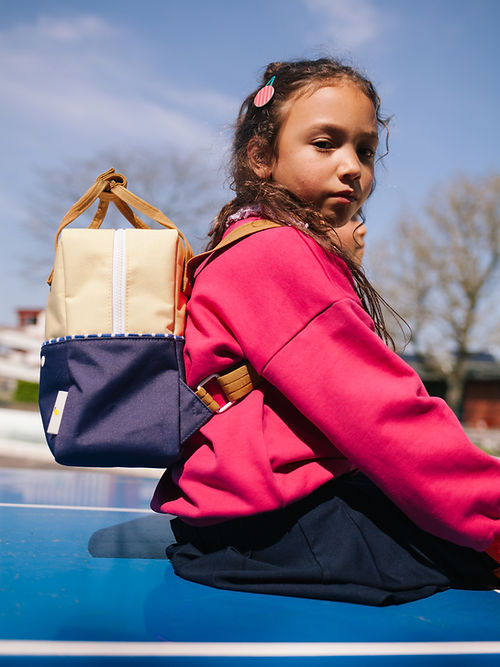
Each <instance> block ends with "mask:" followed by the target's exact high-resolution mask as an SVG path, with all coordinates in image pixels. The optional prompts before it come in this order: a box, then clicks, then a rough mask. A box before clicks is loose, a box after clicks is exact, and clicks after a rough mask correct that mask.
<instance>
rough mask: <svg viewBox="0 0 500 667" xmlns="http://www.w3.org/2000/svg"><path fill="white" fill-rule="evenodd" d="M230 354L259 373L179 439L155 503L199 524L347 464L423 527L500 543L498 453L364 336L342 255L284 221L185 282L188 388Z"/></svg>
mask: <svg viewBox="0 0 500 667" xmlns="http://www.w3.org/2000/svg"><path fill="white" fill-rule="evenodd" d="M242 222H245V221H242ZM241 359H248V360H249V361H250V362H251V363H252V365H253V366H254V368H255V369H256V370H257V371H258V373H259V374H261V375H262V377H263V378H264V382H263V383H262V384H261V385H260V386H259V387H258V388H257V389H254V390H253V391H252V392H251V393H250V394H249V395H248V396H247V397H246V398H244V399H243V400H241V401H240V402H238V403H237V404H235V405H234V406H232V407H230V408H229V409H228V410H227V411H226V412H224V413H222V414H220V415H216V416H215V417H213V418H212V419H211V420H210V421H209V422H208V424H206V425H205V426H204V427H203V428H202V429H201V430H200V431H199V432H198V433H197V434H196V435H195V436H194V437H193V438H192V439H191V440H190V441H189V444H188V446H187V454H188V458H187V460H186V461H184V462H183V463H182V464H178V465H176V466H175V467H174V468H173V469H172V470H171V471H167V472H166V473H165V475H164V476H163V478H162V479H161V480H160V482H159V484H158V487H157V489H156V492H155V495H154V497H153V500H152V508H153V509H154V510H156V511H159V512H166V513H171V514H174V515H177V516H180V517H181V518H182V519H183V520H184V521H186V522H188V523H192V524H195V525H196V524H198V525H207V524H210V523H215V522H218V521H223V520H226V519H230V518H234V517H238V516H244V515H249V514H256V513H259V512H264V511H267V510H274V509H277V508H280V507H283V506H285V505H288V504H289V503H291V502H293V501H295V500H298V499H300V498H302V497H303V496H305V495H307V494H309V493H311V492H312V491H313V490H315V489H316V488H317V487H319V486H320V485H322V484H324V483H325V482H327V481H328V480H330V479H332V478H333V477H337V476H339V475H343V474H344V473H346V472H349V471H351V470H353V469H355V468H359V469H360V470H362V471H363V472H364V473H365V474H366V475H367V476H368V477H370V478H371V479H372V480H373V481H374V482H375V484H376V485H377V486H379V487H380V488H381V489H382V491H383V492H384V493H386V495H387V496H389V497H390V498H391V499H392V500H393V502H394V503H396V504H397V505H398V506H399V507H400V508H401V509H402V510H403V512H405V513H406V514H407V515H408V516H409V517H410V518H411V519H413V521H415V523H417V524H418V525H419V526H420V527H421V528H423V529H424V530H427V531H428V532H430V533H432V534H434V535H438V536H440V537H442V538H445V539H447V540H450V541H452V542H455V543H457V544H461V545H464V546H469V547H472V548H474V549H476V550H478V551H484V550H486V549H487V548H488V547H490V545H491V544H492V542H493V541H494V540H495V538H498V539H500V461H499V460H497V459H495V458H493V457H491V456H488V455H487V454H485V453H484V452H482V451H481V450H480V449H478V448H477V447H475V446H474V445H473V444H472V443H471V442H470V441H469V440H468V439H467V437H466V436H465V434H464V432H463V430H462V428H461V426H460V424H459V422H458V420H457V419H456V417H455V415H454V414H453V413H452V411H451V410H450V409H449V408H448V407H447V405H446V404H445V403H444V401H442V400H441V399H439V398H434V397H429V395H428V393H427V392H426V390H425V388H424V386H423V385H422V382H421V381H420V379H419V377H418V376H417V375H416V373H415V372H414V371H413V370H412V369H411V368H410V367H409V366H408V365H407V364H406V363H405V362H404V361H402V359H400V357H398V356H397V355H396V354H394V353H393V352H392V351H391V350H390V349H389V348H388V347H387V346H386V345H385V343H384V342H383V341H382V340H381V339H380V338H379V337H378V336H377V335H376V334H375V333H374V326H373V322H372V320H371V318H370V317H369V316H368V315H367V313H366V312H365V311H364V310H363V308H362V307H361V304H360V301H359V299H358V297H357V296H356V294H355V292H354V289H353V284H352V278H351V275H350V273H349V271H348V269H347V267H346V266H345V264H344V263H343V262H342V261H341V260H339V259H337V258H335V257H333V256H329V255H327V253H325V252H324V251H323V250H322V248H320V247H319V246H318V244H317V243H315V242H314V241H313V240H312V239H311V238H310V237H308V236H306V235H305V234H303V233H302V232H300V231H298V230H296V229H293V228H291V227H281V228H274V229H269V230H265V231H261V232H258V233H256V234H254V235H253V236H250V237H248V238H246V239H244V240H242V241H240V242H238V243H237V244H236V245H235V246H233V247H232V248H230V249H228V250H226V251H225V252H224V253H222V254H221V255H220V256H219V257H217V258H216V259H214V261H212V262H211V263H209V264H208V265H207V266H206V267H205V268H204V269H203V270H202V271H201V272H200V274H199V276H198V277H197V279H196V281H195V285H194V289H193V293H192V297H191V299H190V301H189V305H188V318H187V328H186V347H185V363H186V375H187V382H188V384H189V385H190V386H191V387H195V386H196V385H197V384H198V383H199V382H200V381H201V380H203V379H204V378H206V377H207V376H208V375H210V374H211V373H214V372H216V371H222V370H225V369H227V368H229V367H231V366H232V365H234V364H235V363H237V362H238V361H240V360H241Z"/></svg>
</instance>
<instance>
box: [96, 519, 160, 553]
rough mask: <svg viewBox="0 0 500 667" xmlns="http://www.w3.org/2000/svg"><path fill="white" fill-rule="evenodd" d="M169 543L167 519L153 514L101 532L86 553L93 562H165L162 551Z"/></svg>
mask: <svg viewBox="0 0 500 667" xmlns="http://www.w3.org/2000/svg"><path fill="white" fill-rule="evenodd" d="M172 541H173V536H172V533H171V530H170V525H169V517H166V516H161V515H159V514H158V515H156V514H155V515H153V516H146V517H141V518H139V519H132V520H131V521H125V522H124V523H118V524H116V525H115V526H109V527H107V528H101V529H100V530H98V531H96V532H95V533H94V534H93V535H92V536H91V538H90V540H89V544H88V549H89V553H90V555H91V556H94V558H153V559H158V558H160V559H166V558H167V556H166V554H165V547H166V546H167V545H168V544H169V543H170V542H172Z"/></svg>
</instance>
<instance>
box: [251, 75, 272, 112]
mask: <svg viewBox="0 0 500 667" xmlns="http://www.w3.org/2000/svg"><path fill="white" fill-rule="evenodd" d="M275 78H276V77H275V76H273V77H272V78H271V79H269V81H268V82H267V83H266V85H265V86H264V87H263V88H261V89H260V90H259V92H258V93H257V95H256V96H255V97H254V98H253V103H254V104H255V106H256V107H263V106H264V105H265V104H267V103H268V102H269V100H270V99H271V98H272V96H273V95H274V88H273V83H274V79H275Z"/></svg>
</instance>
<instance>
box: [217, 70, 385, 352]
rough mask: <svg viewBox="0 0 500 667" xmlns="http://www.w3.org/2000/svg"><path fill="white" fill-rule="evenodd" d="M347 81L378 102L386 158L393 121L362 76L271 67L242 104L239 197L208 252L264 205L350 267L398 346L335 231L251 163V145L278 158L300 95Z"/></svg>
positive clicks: (235, 173) (235, 159)
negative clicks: (260, 98)
mask: <svg viewBox="0 0 500 667" xmlns="http://www.w3.org/2000/svg"><path fill="white" fill-rule="evenodd" d="M273 76H274V77H276V83H275V85H274V91H275V92H274V96H273V99H272V101H271V102H270V103H268V104H266V105H265V106H263V107H257V106H255V105H254V103H253V100H254V97H255V95H256V94H257V92H258V91H259V90H260V88H261V87H262V86H263V85H265V84H266V83H267V82H268V81H269V80H270V79H271V78H272V77H273ZM345 82H349V83H351V84H354V85H355V86H357V87H358V88H359V89H360V90H361V91H362V92H363V93H365V95H366V96H367V97H368V98H369V99H370V101H371V102H372V103H373V106H374V109H375V113H376V118H377V124H378V127H379V130H381V131H383V132H384V133H385V142H383V145H384V146H385V152H384V153H383V155H386V154H387V152H388V137H389V129H388V121H389V119H388V118H387V117H384V116H383V115H382V114H381V111H380V98H379V96H378V94H377V92H376V90H375V88H374V86H373V84H372V83H371V82H370V81H369V80H368V79H367V78H366V77H364V76H363V75H362V74H361V73H360V72H358V71H357V70H356V69H354V68H353V67H351V66H349V65H345V64H342V63H341V62H339V61H337V60H334V59H332V58H320V59H318V60H298V61H291V62H274V63H270V64H269V65H268V66H267V68H266V70H265V72H264V74H263V76H262V81H261V84H260V85H259V87H258V88H257V89H256V90H254V91H253V92H252V93H250V95H248V97H247V98H246V99H245V100H244V102H243V104H242V105H241V108H240V111H239V114H238V117H237V121H236V126H235V133H234V139H233V145H232V156H231V161H230V167H231V189H232V190H233V191H234V192H235V194H236V196H235V197H234V199H233V200H232V201H230V202H229V203H228V204H226V205H225V206H224V207H223V208H222V209H221V211H220V212H219V214H218V216H217V217H216V218H215V220H214V223H213V224H212V227H211V229H210V232H209V233H210V241H209V243H208V246H207V250H210V249H212V248H214V247H215V246H216V245H217V244H218V243H219V242H220V240H221V239H222V236H223V234H224V232H225V230H226V227H227V221H228V218H229V217H230V216H232V215H234V214H235V213H236V212H237V211H238V210H239V209H240V208H242V207H245V206H248V205H250V204H258V205H260V207H261V208H262V210H263V211H265V217H266V218H271V219H272V220H275V221H276V222H282V223H283V224H286V225H291V226H296V227H297V228H299V229H300V230H301V231H302V232H303V233H305V234H307V235H309V236H311V237H312V238H314V239H315V240H316V241H317V243H318V244H319V245H320V246H321V247H323V248H324V249H325V251H326V252H330V253H334V254H335V255H337V256H338V257H340V258H341V259H342V260H343V261H344V262H345V263H346V264H347V266H348V267H349V269H350V271H351V273H352V276H353V279H354V284H355V289H356V292H357V294H358V296H359V298H360V299H361V302H362V304H363V307H364V308H365V310H366V311H367V312H368V313H369V314H370V316H371V317H372V319H373V321H374V323H375V328H376V331H377V333H378V334H379V335H380V336H381V337H382V338H383V339H384V340H385V341H386V342H389V343H391V344H393V341H392V338H391V336H390V334H389V333H388V331H387V328H386V326H385V322H384V317H383V312H382V310H383V307H387V308H389V310H392V309H391V308H390V307H389V306H388V305H387V304H386V302H385V301H384V300H383V299H382V297H381V296H380V295H379V294H378V293H377V291H376V290H375V288H374V287H373V286H372V285H371V284H370V282H369V280H368V279H367V277H366V276H365V274H364V271H363V269H362V268H361V267H360V266H358V265H357V264H356V263H355V262H354V261H353V259H352V258H351V257H350V256H349V255H348V254H347V253H346V252H345V251H344V250H343V249H342V244H341V242H340V239H339V237H338V235H337V234H336V232H335V229H334V228H332V226H331V224H329V223H328V222H327V221H326V220H325V219H324V217H323V216H322V215H321V213H320V212H319V210H318V209H317V208H315V207H314V206H312V205H311V204H310V203H308V202H305V201H303V200H301V199H300V198H299V197H297V196H296V195H294V194H293V193H292V192H290V191H289V190H287V189H286V188H285V187H284V186H282V185H280V184H279V183H276V182H275V181H273V180H272V179H263V178H260V177H259V176H258V175H257V174H256V173H255V171H254V169H253V168H252V164H251V161H250V159H249V153H248V147H249V144H250V142H252V143H253V146H254V155H255V154H259V153H260V154H261V155H262V156H264V155H270V154H271V155H273V156H274V157H276V156H277V147H278V138H279V132H280V129H281V127H282V124H283V120H284V118H285V117H286V114H287V111H288V109H289V106H290V104H291V103H292V102H293V100H294V99H296V98H297V97H298V96H299V95H303V94H306V93H313V92H315V90H317V89H319V88H322V87H325V86H329V85H339V84H342V83H345ZM381 157H383V156H381ZM372 190H373V188H372ZM360 213H361V212H360ZM361 215H362V214H361Z"/></svg>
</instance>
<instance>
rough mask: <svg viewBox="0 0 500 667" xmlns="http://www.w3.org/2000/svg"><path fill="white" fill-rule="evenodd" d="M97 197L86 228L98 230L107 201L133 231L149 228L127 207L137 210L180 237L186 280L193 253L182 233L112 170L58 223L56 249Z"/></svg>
mask: <svg viewBox="0 0 500 667" xmlns="http://www.w3.org/2000/svg"><path fill="white" fill-rule="evenodd" d="M98 198H99V200H100V201H99V205H98V207H97V211H96V213H95V215H94V218H93V220H92V222H91V223H90V225H89V229H99V227H100V226H101V224H102V222H103V220H104V218H105V216H106V213H107V210H108V206H109V203H110V202H113V204H114V205H115V206H116V208H117V209H118V210H119V211H120V213H121V214H122V215H123V216H124V217H125V218H126V219H127V220H128V221H129V222H130V224H132V225H133V226H134V227H135V228H137V229H150V227H149V225H147V224H146V223H145V222H143V221H142V220H141V218H139V217H138V216H137V215H136V214H135V213H134V211H133V210H132V208H131V207H134V208H136V209H137V210H138V211H140V212H141V213H143V214H144V215H147V216H148V217H149V218H151V219H152V220H155V222H158V223H159V224H160V225H162V226H163V227H166V228H167V229H175V231H176V232H177V233H178V234H179V236H180V237H181V239H182V242H183V244H184V248H185V259H184V278H183V283H184V282H185V281H186V278H185V274H186V266H187V263H188V261H189V260H190V259H191V258H192V257H193V254H194V253H193V250H192V248H191V246H190V245H189V242H188V240H187V239H186V237H185V236H184V234H183V233H182V232H181V231H180V230H179V229H178V228H177V227H176V226H175V225H174V223H173V222H172V221H171V220H170V218H168V217H167V216H166V215H165V214H164V213H162V211H160V210H159V209H157V208H155V207H154V206H152V205H151V204H149V203H148V202H146V201H144V199H141V198H140V197H138V196H137V195H134V194H133V193H132V192H130V191H129V190H127V179H126V178H125V176H123V174H118V173H117V172H115V170H114V169H113V167H111V169H108V170H107V171H105V172H104V173H102V174H100V175H99V176H98V177H97V178H96V180H95V183H94V184H93V185H92V186H91V187H90V188H89V189H88V190H87V192H86V193H85V194H83V195H82V196H81V197H80V199H79V200H78V201H77V202H76V203H75V204H73V206H72V207H71V208H70V209H69V211H68V212H67V213H66V215H65V216H64V218H63V219H62V220H61V224H60V225H59V227H58V229H57V232H56V237H55V242H54V243H55V248H56V250H57V243H58V241H59V236H60V234H61V232H62V231H63V229H64V228H65V227H67V226H68V225H69V224H71V223H72V222H73V221H74V220H76V219H77V218H78V217H79V216H80V215H81V214H82V213H84V212H85V211H86V210H87V209H88V208H89V207H90V206H92V204H93V203H94V202H95V201H96V199H98ZM53 274H54V269H53V268H52V271H51V272H50V275H49V277H48V278H47V283H48V284H49V285H50V284H51V283H52V277H53Z"/></svg>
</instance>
